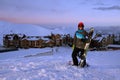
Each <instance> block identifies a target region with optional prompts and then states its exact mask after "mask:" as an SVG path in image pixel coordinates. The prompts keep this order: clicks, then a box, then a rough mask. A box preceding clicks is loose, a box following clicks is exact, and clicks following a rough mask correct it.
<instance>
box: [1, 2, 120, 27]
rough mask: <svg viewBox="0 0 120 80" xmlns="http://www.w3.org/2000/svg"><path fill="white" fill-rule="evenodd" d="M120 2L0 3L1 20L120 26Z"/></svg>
mask: <svg viewBox="0 0 120 80" xmlns="http://www.w3.org/2000/svg"><path fill="white" fill-rule="evenodd" d="M119 14H120V0H0V20H4V21H10V22H15V23H32V24H77V23H78V22H80V21H82V22H84V23H85V24H86V25H98V26H101V25H102V26H104V25H106V26H119V25H120V22H119V21H120V15H119Z"/></svg>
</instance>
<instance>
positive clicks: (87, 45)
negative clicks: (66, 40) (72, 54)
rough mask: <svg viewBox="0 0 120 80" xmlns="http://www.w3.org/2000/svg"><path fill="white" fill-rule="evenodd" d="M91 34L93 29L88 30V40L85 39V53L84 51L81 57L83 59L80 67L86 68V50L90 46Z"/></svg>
mask: <svg viewBox="0 0 120 80" xmlns="http://www.w3.org/2000/svg"><path fill="white" fill-rule="evenodd" d="M93 32H94V28H90V31H89V36H88V39H87V41H86V44H85V47H84V50H85V51H84V54H83V55H82V57H83V59H81V60H80V62H79V66H80V67H85V66H88V64H87V63H86V56H87V52H88V49H89V46H90V43H91V40H92V36H93Z"/></svg>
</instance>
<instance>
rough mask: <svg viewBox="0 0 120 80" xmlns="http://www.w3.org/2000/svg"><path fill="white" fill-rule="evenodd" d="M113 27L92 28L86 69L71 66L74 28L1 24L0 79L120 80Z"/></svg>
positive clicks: (119, 45)
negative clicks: (92, 32)
mask: <svg viewBox="0 0 120 80" xmlns="http://www.w3.org/2000/svg"><path fill="white" fill-rule="evenodd" d="M25 27H26V28H25ZM24 28H25V29H24ZM116 28H117V29H116V30H115V32H114V31H113V30H112V29H111V27H107V28H104V29H103V27H100V29H99V30H98V27H94V34H93V36H92V41H91V44H90V48H89V50H88V52H87V56H86V60H87V63H88V64H89V67H85V68H81V67H76V66H72V65H70V64H71V63H72V57H71V55H72V51H73V49H72V45H73V38H74V32H75V31H76V30H77V28H75V27H63V26H61V27H56V26H52V28H51V27H49V26H48V27H42V26H38V25H30V24H14V23H9V22H3V21H1V22H0V80H120V76H119V74H120V62H119V61H120V33H119V30H120V28H119V27H116ZM85 29H86V31H88V32H89V29H90V28H89V27H86V28H85ZM78 59H79V58H78Z"/></svg>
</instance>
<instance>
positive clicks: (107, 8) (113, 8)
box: [93, 5, 120, 11]
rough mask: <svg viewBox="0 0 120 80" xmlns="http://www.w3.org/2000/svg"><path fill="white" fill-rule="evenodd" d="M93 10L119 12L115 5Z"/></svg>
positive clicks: (118, 7) (119, 8)
mask: <svg viewBox="0 0 120 80" xmlns="http://www.w3.org/2000/svg"><path fill="white" fill-rule="evenodd" d="M93 9H95V10H102V11H108V10H120V6H118V5H115V6H110V7H98V8H93Z"/></svg>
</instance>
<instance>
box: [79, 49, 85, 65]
mask: <svg viewBox="0 0 120 80" xmlns="http://www.w3.org/2000/svg"><path fill="white" fill-rule="evenodd" d="M80 52H81V54H80V58H81V61H80V66H81V67H84V66H85V65H86V57H85V55H84V49H80Z"/></svg>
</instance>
